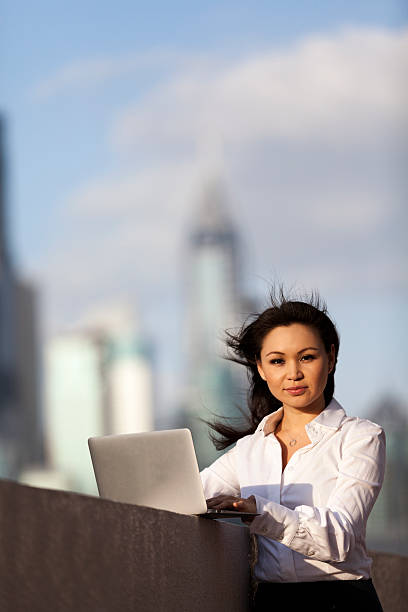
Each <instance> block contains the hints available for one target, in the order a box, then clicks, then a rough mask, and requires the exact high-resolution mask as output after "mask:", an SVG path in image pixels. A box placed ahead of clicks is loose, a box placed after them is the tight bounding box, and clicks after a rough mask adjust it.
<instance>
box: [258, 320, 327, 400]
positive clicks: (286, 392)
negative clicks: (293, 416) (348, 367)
mask: <svg viewBox="0 0 408 612" xmlns="http://www.w3.org/2000/svg"><path fill="white" fill-rule="evenodd" d="M260 357H261V358H260V360H259V361H258V371H259V374H260V375H261V377H262V378H263V380H265V381H266V383H267V385H268V388H269V390H270V392H271V393H272V394H273V395H274V396H275V397H276V398H277V399H278V400H279V401H281V402H282V404H283V406H291V407H293V408H296V409H299V410H303V409H307V410H308V411H315V410H316V411H320V410H323V408H324V396H323V391H324V388H325V386H326V382H327V376H328V374H329V372H330V371H331V370H332V368H333V366H334V346H333V345H332V347H331V350H330V353H329V354H327V352H326V349H325V347H324V344H323V342H322V340H321V338H320V335H319V333H318V332H317V331H316V330H315V329H314V328H313V327H309V326H307V325H302V324H301V323H292V324H291V325H289V326H287V327H275V329H272V330H271V331H270V332H269V333H268V334H267V335H266V336H265V338H264V341H263V344H262V349H261V356H260Z"/></svg>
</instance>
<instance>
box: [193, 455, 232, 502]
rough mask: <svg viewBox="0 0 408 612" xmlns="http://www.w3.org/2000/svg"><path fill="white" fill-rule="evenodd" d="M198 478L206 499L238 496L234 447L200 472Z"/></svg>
mask: <svg viewBox="0 0 408 612" xmlns="http://www.w3.org/2000/svg"><path fill="white" fill-rule="evenodd" d="M200 476H201V481H202V483H203V488H204V494H205V497H206V499H209V498H210V497H215V496H216V495H239V492H240V486H239V480H238V477H237V471H236V450H235V447H234V448H232V449H231V450H229V451H228V452H227V453H224V455H221V457H220V458H219V459H217V460H216V461H214V463H212V464H211V465H210V467H208V468H205V469H204V470H203V471H202V472H200Z"/></svg>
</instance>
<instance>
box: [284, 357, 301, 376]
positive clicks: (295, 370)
mask: <svg viewBox="0 0 408 612" xmlns="http://www.w3.org/2000/svg"><path fill="white" fill-rule="evenodd" d="M287 377H288V378H289V380H299V379H300V378H303V372H302V369H301V367H300V364H299V362H298V361H295V362H293V363H289V364H288V372H287Z"/></svg>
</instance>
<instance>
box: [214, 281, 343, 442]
mask: <svg viewBox="0 0 408 612" xmlns="http://www.w3.org/2000/svg"><path fill="white" fill-rule="evenodd" d="M270 302H271V305H270V307H269V308H267V309H266V310H265V311H264V312H262V313H261V314H258V315H251V316H250V317H249V318H248V319H247V321H246V322H245V323H244V325H243V326H242V327H241V329H240V330H239V331H238V332H237V333H235V334H234V333H232V332H231V331H230V330H228V331H226V344H227V349H228V352H227V359H229V360H230V361H234V362H236V363H239V364H241V365H243V366H245V367H246V368H247V375H248V380H249V389H248V408H249V415H245V418H246V420H247V426H246V427H243V428H242V427H241V428H236V427H234V426H233V425H232V424H231V422H228V420H226V419H222V418H221V419H220V420H216V421H214V422H208V421H207V423H208V425H209V427H210V429H211V431H210V434H209V435H210V438H211V439H212V441H213V443H214V445H215V447H216V448H217V449H218V450H222V449H224V448H227V446H230V445H231V444H233V443H234V442H236V441H237V440H239V439H240V438H242V437H244V436H246V435H248V434H252V433H254V431H255V430H256V428H257V427H258V425H259V423H260V422H261V421H262V419H263V418H264V417H265V416H266V415H267V414H270V413H271V412H274V411H275V410H277V409H278V408H279V407H280V406H281V405H282V404H281V402H280V401H279V400H278V399H277V398H276V397H275V396H274V395H272V393H271V392H270V391H269V388H268V386H267V384H266V382H265V381H264V380H263V379H262V378H261V376H260V374H259V372H258V368H257V361H259V360H260V357H261V349H262V345H263V341H264V338H265V336H266V335H267V334H268V333H269V332H270V331H271V330H272V329H274V328H275V327H280V326H285V327H287V326H289V325H291V324H292V323H301V324H302V325H308V326H309V327H312V328H313V329H315V330H316V331H317V332H318V334H319V335H320V338H321V340H322V342H323V345H324V347H325V349H326V352H327V353H329V352H330V349H331V346H332V345H334V351H335V361H334V366H333V369H332V370H331V372H330V373H329V375H328V378H327V383H326V387H325V389H324V399H325V406H327V405H328V404H329V403H330V401H331V400H332V397H333V393H334V372H335V370H336V363H337V355H338V352H339V345H340V340H339V335H338V333H337V330H336V327H335V325H334V323H333V321H332V320H331V319H330V317H329V316H328V313H327V306H326V303H325V302H324V301H323V300H322V299H321V298H320V296H319V295H318V293H316V292H313V293H312V294H311V295H310V296H307V297H306V298H303V299H302V300H300V299H299V300H291V299H288V298H287V297H286V296H285V293H284V291H283V289H282V288H280V289H279V290H277V291H272V292H271V295H270Z"/></svg>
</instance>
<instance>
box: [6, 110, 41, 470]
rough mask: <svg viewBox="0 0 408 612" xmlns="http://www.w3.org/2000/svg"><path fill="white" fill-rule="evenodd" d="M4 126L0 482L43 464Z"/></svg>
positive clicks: (30, 302)
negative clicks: (13, 243)
mask: <svg viewBox="0 0 408 612" xmlns="http://www.w3.org/2000/svg"><path fill="white" fill-rule="evenodd" d="M7 220H8V210H7V181H6V159H5V125H4V119H3V118H2V117H0V476H2V477H6V478H16V477H17V476H18V475H19V473H20V471H21V470H22V469H23V468H24V467H25V466H27V465H29V464H32V463H41V462H42V460H43V444H42V433H43V432H42V418H41V412H40V394H39V384H40V378H39V374H40V369H39V345H38V329H37V324H38V323H37V310H36V292H35V289H34V287H32V286H31V285H30V284H29V283H27V282H24V281H22V280H21V279H20V278H19V276H18V274H17V272H16V270H15V267H14V265H13V261H12V256H11V248H10V245H9V236H8V223H7Z"/></svg>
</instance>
